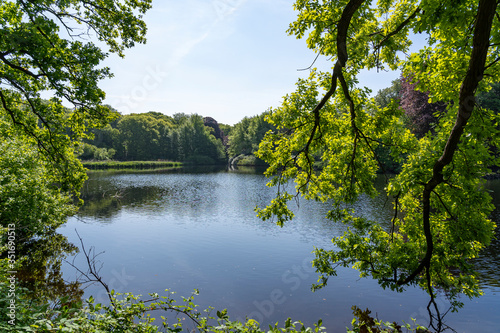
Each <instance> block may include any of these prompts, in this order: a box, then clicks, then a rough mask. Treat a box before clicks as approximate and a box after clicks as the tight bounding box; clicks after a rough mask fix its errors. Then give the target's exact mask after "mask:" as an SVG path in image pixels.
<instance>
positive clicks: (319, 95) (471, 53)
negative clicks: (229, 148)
mask: <svg viewBox="0 0 500 333" xmlns="http://www.w3.org/2000/svg"><path fill="white" fill-rule="evenodd" d="M295 9H296V10H297V11H298V17H297V20H296V21H295V22H293V23H292V24H291V25H290V29H289V33H290V34H293V35H295V36H296V37H297V38H302V37H305V36H306V35H307V45H308V47H309V48H311V49H313V50H315V51H316V52H318V53H320V54H322V55H325V56H327V57H330V58H332V59H333V61H334V67H333V71H332V73H321V72H318V71H316V70H312V71H311V73H310V76H309V78H307V79H300V80H299V81H298V83H297V90H296V92H294V93H291V94H289V95H286V96H285V97H284V99H283V103H282V106H281V107H279V108H275V109H272V110H271V112H270V114H269V115H268V117H267V120H268V121H269V122H270V123H271V124H272V125H274V126H276V128H277V131H274V132H268V134H267V135H266V137H265V139H264V140H263V142H262V143H261V144H260V147H259V151H258V153H257V156H258V157H260V158H262V159H263V160H265V161H266V162H268V163H269V164H270V167H269V168H268V170H267V171H266V174H267V175H268V176H270V177H272V179H271V180H270V182H269V185H270V186H277V196H276V198H275V199H274V200H273V201H272V202H271V203H270V204H269V206H267V207H265V208H263V209H257V211H258V215H259V216H260V217H261V218H263V219H269V218H276V222H277V223H278V224H279V225H282V224H283V223H285V222H286V221H288V220H289V219H291V218H293V213H292V211H291V210H290V209H289V208H288V206H287V204H288V202H289V201H290V200H292V199H293V198H294V196H295V195H303V196H304V197H305V198H307V199H314V200H319V201H330V202H332V203H333V206H332V209H331V211H330V212H329V213H328V216H327V217H328V218H330V219H331V220H334V221H340V222H342V223H344V224H346V225H347V226H348V227H349V229H348V231H347V232H346V233H345V234H344V235H343V236H341V237H337V238H334V240H333V249H317V250H316V251H315V253H316V259H315V260H314V263H313V264H314V266H315V267H316V269H317V271H318V272H319V273H320V274H321V276H320V279H319V281H318V284H317V285H316V287H322V286H324V285H325V284H326V283H327V281H328V278H329V277H330V276H334V275H336V269H335V268H336V267H337V266H339V265H340V266H346V267H347V266H348V267H354V268H356V269H358V270H359V271H360V275H361V276H362V277H363V276H372V277H373V278H375V279H376V280H378V281H379V283H380V285H381V286H382V287H384V288H391V289H393V290H397V291H403V290H404V288H405V287H406V286H407V285H419V286H421V287H422V288H425V290H427V291H428V293H429V294H430V295H431V298H433V297H434V296H435V295H436V292H437V291H439V290H441V291H443V292H445V293H446V295H448V296H449V297H450V298H451V300H452V301H453V304H454V305H456V306H459V305H460V303H459V302H458V299H457V296H458V295H459V294H461V293H462V294H464V295H466V296H469V297H474V296H478V295H480V294H481V291H480V289H479V285H478V281H477V278H476V275H475V273H474V271H473V268H472V265H471V262H470V260H471V259H472V258H474V257H476V256H477V255H478V253H479V251H481V249H484V247H485V246H487V245H488V244H489V243H490V240H491V238H492V235H493V232H494V228H495V224H494V223H493V222H492V221H491V220H490V219H489V218H488V215H489V213H490V212H491V211H492V209H493V206H492V204H491V197H490V195H489V194H488V193H487V191H485V190H484V180H483V176H484V175H485V174H487V173H488V172H490V169H489V166H494V165H498V164H499V160H498V159H497V158H496V157H495V156H494V155H493V154H492V151H493V150H494V149H498V146H499V145H500V142H499V140H500V135H499V133H498V126H497V124H498V121H499V117H498V115H497V114H495V113H493V112H492V111H491V110H488V109H484V108H483V109H481V108H477V107H476V104H475V93H476V91H477V90H481V89H484V88H485V87H486V86H487V85H488V84H489V83H491V82H498V80H499V79H500V62H498V59H499V58H500V40H499V39H500V35H499V32H500V22H499V20H498V17H499V16H498V9H497V2H496V1H494V0H479V1H472V0H471V1H461V2H455V3H442V2H432V1H431V2H429V1H418V0H415V1H413V0H412V1H406V0H401V1H396V0H394V1H391V0H388V1H379V2H378V3H377V6H374V5H373V3H372V2H369V1H363V0H349V1H340V2H335V3H333V2H329V1H319V0H318V1H304V0H297V1H296V2H295ZM495 13H496V16H495ZM410 33H414V34H418V33H426V34H428V35H429V38H428V43H429V45H428V46H423V47H422V48H421V49H420V51H418V52H415V53H412V54H410V55H409V56H407V57H406V58H405V59H401V58H399V55H400V54H401V53H402V52H405V53H408V52H409V46H410V45H411V39H410ZM372 68H379V69H391V70H397V69H399V70H402V73H403V76H404V77H411V78H412V84H414V85H415V89H417V90H418V91H422V92H426V93H427V94H428V102H429V103H433V102H436V101H443V102H444V103H446V110H444V111H443V112H442V114H441V115H440V117H439V119H438V120H437V122H436V124H435V126H434V130H433V131H430V132H426V134H425V135H423V136H422V137H418V136H416V135H415V134H414V133H412V132H410V131H409V130H408V129H407V128H405V122H404V118H403V117H402V116H403V111H402V110H401V109H400V108H399V103H397V102H396V101H393V102H390V103H389V104H387V105H386V106H381V105H379V104H377V102H376V101H375V100H374V99H372V98H370V91H369V89H367V88H362V87H360V86H359V84H358V80H357V76H358V74H359V73H360V72H361V71H362V70H365V69H372ZM381 146H382V147H386V148H387V149H389V151H390V154H391V156H392V157H393V158H394V160H395V161H396V162H398V163H402V171H401V172H400V173H399V174H398V175H397V176H396V177H393V178H390V179H387V186H386V191H387V194H388V195H389V197H390V198H392V202H393V207H394V217H393V218H392V219H391V220H390V221H371V220H368V219H366V218H365V217H363V216H360V215H359V214H358V213H356V212H355V211H353V208H352V204H353V203H354V202H355V201H356V200H357V198H359V196H360V195H362V194H365V195H369V196H375V195H377V193H376V191H375V189H374V187H373V183H374V178H375V176H376V172H377V170H378V169H379V166H380V159H379V156H378V155H377V148H378V147H381ZM493 148H494V149H493ZM318 154H321V159H322V164H323V168H322V170H320V171H318V172H316V170H315V169H314V161H315V158H316V156H317V155H318ZM292 181H294V182H295V184H296V185H295V189H293V188H292V189H290V187H291V182H292ZM294 192H295V193H294Z"/></svg>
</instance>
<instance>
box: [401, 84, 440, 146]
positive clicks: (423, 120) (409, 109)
mask: <svg viewBox="0 0 500 333" xmlns="http://www.w3.org/2000/svg"><path fill="white" fill-rule="evenodd" d="M416 86H417V84H416V83H412V82H411V79H409V78H401V91H400V95H401V101H400V106H401V108H402V109H403V110H404V113H405V116H406V117H407V118H408V126H409V128H410V130H411V131H412V133H414V134H415V135H416V136H417V138H421V137H422V136H424V135H425V134H426V133H427V132H429V131H430V130H431V128H432V127H433V126H434V125H435V123H436V120H437V117H438V116H439V114H442V113H443V112H444V111H445V110H446V103H443V102H434V103H429V102H428V100H429V93H427V92H421V91H418V90H417V88H416Z"/></svg>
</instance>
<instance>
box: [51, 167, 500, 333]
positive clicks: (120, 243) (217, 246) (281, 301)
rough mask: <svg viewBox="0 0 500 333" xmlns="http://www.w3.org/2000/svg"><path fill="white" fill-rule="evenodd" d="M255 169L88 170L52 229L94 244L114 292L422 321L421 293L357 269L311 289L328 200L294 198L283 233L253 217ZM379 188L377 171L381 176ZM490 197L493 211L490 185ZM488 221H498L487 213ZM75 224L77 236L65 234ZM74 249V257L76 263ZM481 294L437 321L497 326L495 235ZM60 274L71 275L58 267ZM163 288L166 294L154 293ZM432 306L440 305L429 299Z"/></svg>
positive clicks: (260, 198)
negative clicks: (73, 210) (79, 197)
mask: <svg viewBox="0 0 500 333" xmlns="http://www.w3.org/2000/svg"><path fill="white" fill-rule="evenodd" d="M266 182H267V179H266V178H265V177H264V176H263V175H262V173H261V172H258V171H254V170H252V169H243V170H233V171H230V170H225V169H224V170H203V171H200V170H193V171H190V172H188V171H186V170H182V171H165V172H151V173H106V172H101V173H92V174H90V177H89V180H88V181H87V183H86V184H85V187H84V191H83V198H84V199H85V205H84V206H83V207H82V208H81V209H80V211H79V213H78V214H77V215H76V216H74V217H72V218H70V219H69V220H68V223H67V224H66V225H64V226H63V227H62V228H60V229H59V232H60V233H62V234H63V235H65V236H67V237H68V239H69V241H70V242H72V243H74V244H75V245H79V243H80V241H79V238H78V235H77V233H76V231H77V232H78V234H79V235H80V236H81V238H82V239H83V241H84V244H85V246H86V247H87V248H90V247H91V246H94V247H95V250H96V252H101V251H103V252H104V253H103V254H101V255H100V256H99V257H98V258H99V259H100V261H101V262H102V264H103V266H102V269H101V271H100V274H101V275H102V277H103V279H104V281H107V282H108V284H109V286H110V288H113V289H115V290H116V291H117V292H132V293H134V294H142V295H147V293H151V292H158V293H159V294H160V295H161V294H162V292H163V291H164V290H165V289H167V288H168V289H171V290H173V291H175V292H177V294H178V295H180V296H189V295H190V294H191V292H192V291H193V289H195V288H196V289H199V291H200V295H199V296H197V297H196V298H195V302H196V303H197V304H199V305H200V306H201V307H203V308H206V307H208V306H214V307H215V308H216V309H223V308H227V309H228V314H229V316H230V317H231V318H232V319H244V318H245V316H248V317H250V318H253V319H256V320H257V321H259V322H261V323H263V324H264V325H266V326H262V327H267V324H274V323H275V322H276V321H279V322H280V323H284V321H285V320H286V318H287V317H292V319H293V320H301V321H303V322H304V323H305V324H307V325H313V323H315V322H316V321H317V320H318V319H320V318H321V319H322V320H323V325H324V326H326V328H327V331H328V332H345V331H346V327H350V323H351V320H352V318H353V315H352V310H351V307H352V306H353V305H357V306H358V307H360V308H362V309H365V308H369V309H370V310H371V311H372V313H373V314H374V315H376V316H378V318H380V319H383V320H387V321H398V322H400V323H401V321H402V320H404V321H406V322H409V321H410V318H415V319H417V322H418V323H420V324H421V325H428V314H427V310H426V306H427V303H428V301H429V299H428V296H427V295H426V293H425V292H423V291H422V290H420V289H417V288H408V289H407V291H406V292H405V293H401V294H398V293H395V292H392V291H390V290H383V289H382V288H381V287H379V285H378V284H377V283H376V282H375V281H374V280H371V279H366V278H364V279H360V278H359V277H358V274H357V272H356V271H354V270H351V269H341V270H340V271H339V274H338V276H337V277H333V278H331V279H330V280H329V284H328V286H327V287H326V288H323V289H321V290H319V291H316V292H312V291H311V289H310V288H311V285H312V284H313V283H314V282H316V279H317V274H316V273H315V272H314V270H313V269H312V268H311V264H310V261H311V260H312V259H313V254H312V251H313V250H314V247H315V246H317V247H325V248H331V238H332V237H334V236H337V235H339V234H341V233H342V232H343V226H342V225H338V224H335V223H332V222H331V221H329V220H327V219H325V214H326V212H327V210H328V209H329V207H328V205H327V204H321V203H317V202H308V201H305V200H301V201H300V202H298V204H296V205H294V211H295V214H296V218H295V219H294V220H293V221H292V222H290V223H288V224H286V225H285V226H284V227H283V228H280V227H278V226H277V225H276V224H274V223H272V222H267V221H266V222H263V221H261V220H260V219H259V218H257V217H256V216H255V212H254V208H255V207H256V206H258V207H264V206H265V205H266V204H267V203H269V201H270V200H271V199H272V198H273V196H274V194H275V190H274V189H270V188H267V187H266V186H265V184H266ZM379 185H380V187H381V188H382V187H383V178H381V179H380V184H379ZM489 186H491V187H496V192H494V195H495V204H496V205H497V207H500V196H499V194H500V181H490V182H489ZM357 205H358V208H360V209H362V210H363V212H364V214H366V215H367V216H370V217H373V218H377V219H390V217H391V207H390V205H389V204H388V203H387V202H386V200H385V198H384V197H383V196H380V197H378V198H375V199H373V200H371V199H367V198H364V199H361V200H360V201H359V202H358V203H357ZM494 219H495V220H496V221H500V213H499V211H498V209H497V210H496V211H495V213H494ZM75 230H76V231H75ZM83 259H84V258H83V256H82V255H78V256H77V257H76V259H75V264H76V265H78V266H79V267H82V268H85V263H84V261H83ZM477 266H478V269H479V270H480V272H481V279H482V283H483V288H484V295H483V296H482V297H480V298H478V299H474V300H468V299H462V301H463V302H464V303H465V306H464V308H463V309H461V310H460V311H459V312H458V313H449V314H447V316H446V317H445V322H446V324H447V325H449V326H451V327H452V328H453V329H455V330H456V331H457V332H472V331H478V329H479V328H480V329H479V330H480V331H481V332H498V325H499V324H500V311H498V308H499V307H500V297H498V296H499V292H500V284H499V283H498V280H499V274H500V273H499V268H500V245H499V242H498V241H495V242H494V243H493V244H492V246H491V247H490V248H489V249H488V250H487V251H485V254H484V255H483V256H482V257H481V258H480V260H478V262H477ZM63 271H64V277H65V279H66V280H72V279H74V278H75V277H76V276H77V274H76V272H75V271H74V269H73V268H71V267H70V266H69V265H64V266H63ZM163 294H165V293H164V292H163ZM90 295H94V297H95V298H97V300H98V301H100V302H106V300H107V298H106V294H105V292H104V290H103V288H102V287H100V286H98V285H92V286H90V287H89V288H87V289H86V290H85V297H88V296H90ZM438 305H439V306H440V308H441V309H442V310H443V311H446V310H447V303H446V301H444V300H441V299H439V300H438Z"/></svg>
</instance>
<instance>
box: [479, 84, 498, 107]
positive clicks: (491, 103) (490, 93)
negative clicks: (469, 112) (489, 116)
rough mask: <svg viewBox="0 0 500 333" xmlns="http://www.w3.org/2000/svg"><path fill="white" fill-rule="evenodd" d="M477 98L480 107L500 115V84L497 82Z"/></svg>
mask: <svg viewBox="0 0 500 333" xmlns="http://www.w3.org/2000/svg"><path fill="white" fill-rule="evenodd" d="M486 89H487V90H486V91H483V92H481V93H479V94H478V96H477V103H478V104H479V106H481V107H483V108H486V109H489V110H492V111H494V112H495V113H496V114H499V113H500V82H495V83H493V84H491V85H490V86H489V87H487V88H486Z"/></svg>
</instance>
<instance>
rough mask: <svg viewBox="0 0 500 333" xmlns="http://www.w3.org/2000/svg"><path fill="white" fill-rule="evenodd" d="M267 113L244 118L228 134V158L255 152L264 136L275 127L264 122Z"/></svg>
mask: <svg viewBox="0 0 500 333" xmlns="http://www.w3.org/2000/svg"><path fill="white" fill-rule="evenodd" d="M267 113H268V112H264V113H262V114H260V115H258V116H254V117H245V118H243V119H242V120H241V121H240V122H239V123H237V124H236V125H234V128H233V129H232V130H231V132H230V134H229V149H228V154H229V157H235V156H238V155H242V154H243V155H250V154H253V153H254V152H256V151H257V150H258V148H259V144H260V142H261V141H262V139H263V138H264V136H265V134H266V133H267V132H268V131H270V130H274V129H275V127H274V126H272V125H271V124H269V123H268V122H266V121H265V117H266V115H267Z"/></svg>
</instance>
